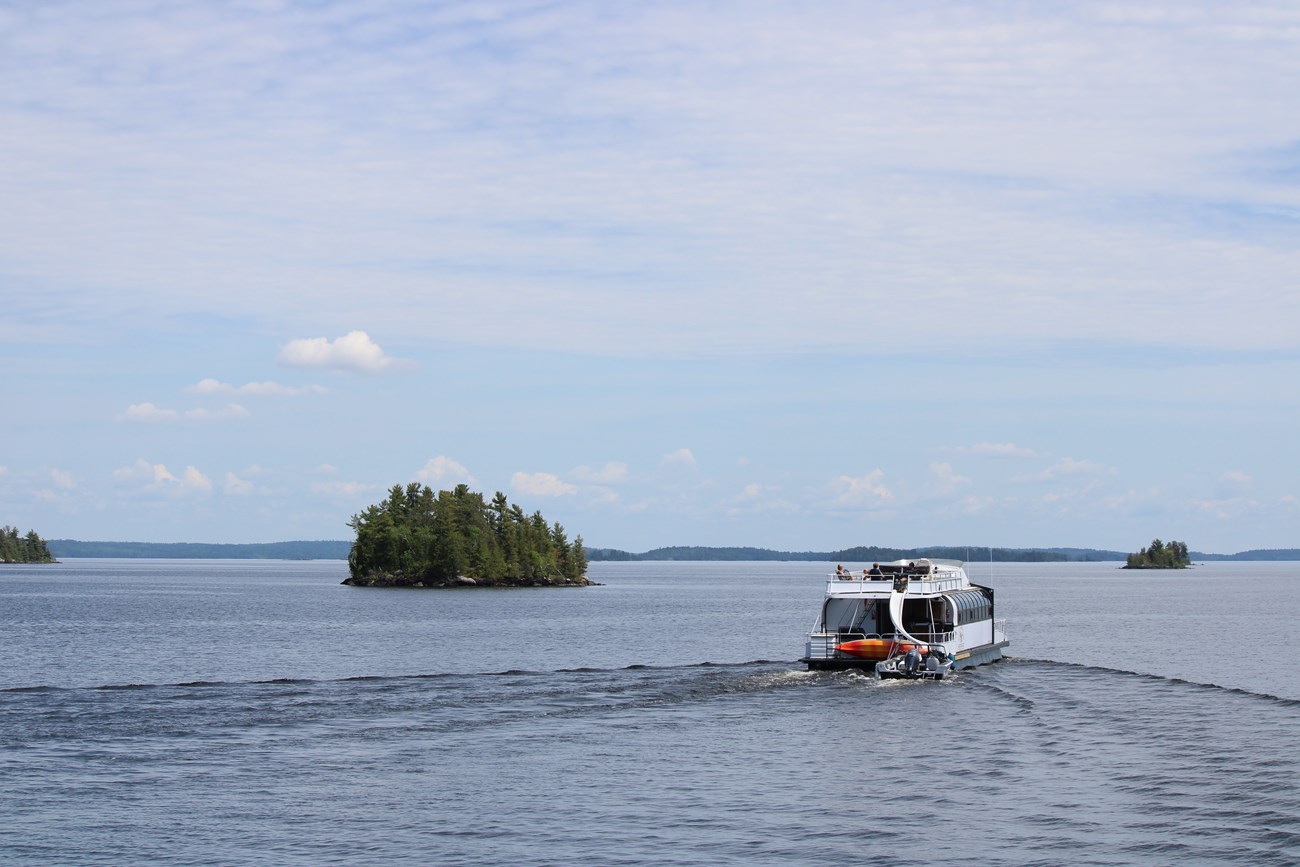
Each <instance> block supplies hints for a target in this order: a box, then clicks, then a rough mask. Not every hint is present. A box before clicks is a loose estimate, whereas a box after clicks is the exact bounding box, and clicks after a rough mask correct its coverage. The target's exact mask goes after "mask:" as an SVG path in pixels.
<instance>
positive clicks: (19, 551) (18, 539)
mask: <svg viewBox="0 0 1300 867" xmlns="http://www.w3.org/2000/svg"><path fill="white" fill-rule="evenodd" d="M57 562H59V561H58V560H55V559H54V555H53V554H51V553H50V549H49V548H48V547H47V546H46V544H45V540H44V539H42V538H41V537H40V536H38V535H36V531H35V530H28V531H27V534H26V535H22V534H20V533H19V531H18V528H17V527H10V526H8V525H6V526H5V527H4V528H3V529H0V563H57Z"/></svg>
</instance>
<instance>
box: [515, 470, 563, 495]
mask: <svg viewBox="0 0 1300 867" xmlns="http://www.w3.org/2000/svg"><path fill="white" fill-rule="evenodd" d="M510 488H511V490H514V491H518V492H519V493H521V494H529V495H532V496H537V497H563V496H567V495H569V494H576V493H577V492H578V489H577V488H576V487H574V486H573V485H571V484H569V483H568V482H565V481H562V480H561V479H560V477H559V476H557V475H555V474H554V473H515V474H514V475H513V476H511V477H510Z"/></svg>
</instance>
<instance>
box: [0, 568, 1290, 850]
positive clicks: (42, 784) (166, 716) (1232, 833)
mask: <svg viewBox="0 0 1300 867" xmlns="http://www.w3.org/2000/svg"><path fill="white" fill-rule="evenodd" d="M846 565H848V564H846ZM854 565H859V564H854ZM1116 566H1117V564H1058V563H1054V564H994V565H992V566H990V565H989V564H978V563H977V564H973V565H972V566H971V568H970V571H971V577H972V579H973V580H975V581H977V582H980V583H985V584H988V585H990V586H992V587H994V588H995V589H996V591H997V603H998V616H1000V617H1006V618H1007V621H1008V632H1009V634H1010V638H1011V642H1012V645H1011V647H1010V648H1009V652H1010V653H1011V654H1012V655H1013V658H1012V659H1010V660H1008V661H1005V662H1002V663H999V664H996V665H991V666H985V667H983V668H979V669H974V670H970V671H963V672H959V673H958V674H957V675H956V676H955V677H952V678H950V679H949V680H946V681H944V682H942V683H905V682H897V681H895V682H884V683H882V682H878V681H876V680H874V679H872V678H870V677H864V676H862V675H859V674H856V673H822V672H819V673H809V672H805V671H803V670H802V667H801V666H799V665H798V664H797V663H796V662H794V660H796V659H797V658H798V657H799V656H800V655H801V654H802V651H803V635H804V633H805V632H806V631H807V630H808V628H809V627H810V626H811V625H812V623H813V621H814V619H815V617H816V613H817V608H818V605H819V604H820V601H821V598H822V593H823V590H824V583H823V578H824V575H825V573H826V572H827V571H829V568H830V566H828V564H819V563H593V564H592V566H591V573H590V574H591V577H592V578H593V579H595V580H597V581H601V582H604V583H603V586H599V587H589V588H582V589H555V590H537V589H530V590H470V591H432V590H430V591H420V590H383V589H365V588H351V587H344V586H341V585H340V584H339V582H340V581H341V580H342V579H343V578H344V577H345V574H346V571H345V570H346V566H345V564H343V563H341V562H328V561H310V562H279V561H162V560H152V561H145V560H72V561H68V562H66V563H63V564H59V565H54V566H41V567H35V566H4V567H0V862H3V863H33V864H48V863H57V864H114V865H116V864H127V863H142V862H148V863H160V864H231V863H274V864H330V863H336V864H339V863H341V864H362V863H364V864H372V863H386V864H387V863H412V864H556V865H560V864H590V865H654V864H736V865H740V864H814V863H816V864H841V863H866V864H873V863H885V862H896V863H907V864H988V863H1000V864H1060V863H1070V864H1197V863H1199V864H1225V863H1235V864H1295V863H1298V862H1300V669H1297V665H1296V662H1297V655H1298V654H1297V651H1300V627H1298V626H1297V623H1298V622H1300V618H1297V612H1300V580H1298V579H1300V564H1297V563H1214V564H1207V565H1204V566H1198V567H1196V568H1195V569H1193V570H1191V571H1187V572H1175V573H1169V572H1161V573H1129V572H1123V571H1120V570H1118V569H1117V568H1116ZM990 572H991V574H990Z"/></svg>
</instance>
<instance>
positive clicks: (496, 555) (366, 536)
mask: <svg viewBox="0 0 1300 867" xmlns="http://www.w3.org/2000/svg"><path fill="white" fill-rule="evenodd" d="M348 526H349V527H351V528H352V529H353V530H355V531H356V534H357V536H356V541H355V542H353V543H352V550H351V552H350V553H349V554H348V572H349V577H348V578H347V580H345V581H344V582H343V583H344V584H349V585H352V586H354V587H580V586H584V585H587V584H590V583H592V582H590V581H588V580H587V577H586V572H587V555H586V552H585V551H584V550H583V547H582V537H581V536H578V537H576V538H575V539H574V540H573V541H572V542H570V541H569V540H568V537H567V536H566V535H565V532H564V528H563V527H562V526H560V525H559V523H554V524H548V523H547V521H546V519H545V518H543V517H542V513H541V512H534V513H533V514H532V515H526V514H524V511H523V509H521V508H520V507H519V506H518V505H512V504H510V503H509V502H507V500H506V495H505V494H503V493H501V492H500V491H498V492H497V495H496V496H495V497H493V498H492V502H491V503H485V502H484V500H483V496H482V494H479V493H476V492H474V491H471V490H470V489H469V487H468V486H466V485H457V486H456V489H455V490H452V491H439V492H438V493H437V494H435V493H434V492H433V490H432V489H430V488H429V487H428V486H426V485H421V484H419V483H418V482H412V483H411V484H409V485H407V486H406V487H405V488H403V487H402V486H401V485H394V486H393V487H392V488H391V489H389V491H388V499H386V500H385V501H384V502H382V503H379V504H377V505H374V506H371V507H369V508H368V509H366V510H365V511H364V512H362V513H361V514H359V515H354V516H352V520H351V521H349V522H348Z"/></svg>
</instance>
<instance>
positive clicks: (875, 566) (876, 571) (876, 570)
mask: <svg viewBox="0 0 1300 867" xmlns="http://www.w3.org/2000/svg"><path fill="white" fill-rule="evenodd" d="M867 574H868V575H880V574H881V572H880V564H879V563H872V564H871V571H870V572H868V573H867Z"/></svg>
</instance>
